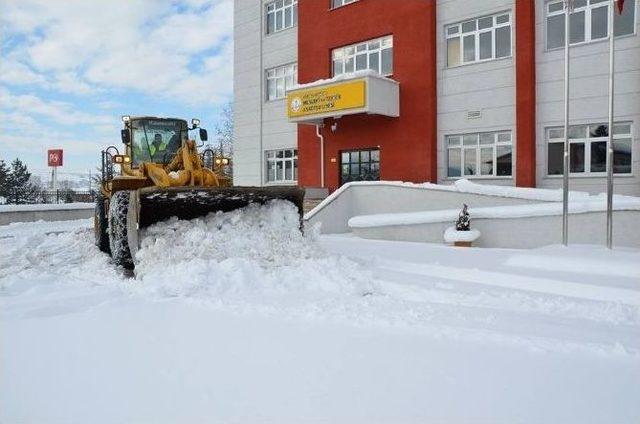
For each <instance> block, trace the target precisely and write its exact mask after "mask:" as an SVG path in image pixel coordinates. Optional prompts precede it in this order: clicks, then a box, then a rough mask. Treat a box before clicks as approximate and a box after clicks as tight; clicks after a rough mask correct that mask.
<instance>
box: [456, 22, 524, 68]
mask: <svg viewBox="0 0 640 424" xmlns="http://www.w3.org/2000/svg"><path fill="white" fill-rule="evenodd" d="M445 33H446V38H447V66H448V67H450V68H451V67H453V66H458V65H461V64H464V63H473V62H482V61H486V60H493V59H498V58H501V57H509V56H511V13H501V14H497V15H493V16H485V17H482V18H477V19H472V20H470V21H466V22H460V23H457V24H454V25H447V26H446V27H445Z"/></svg>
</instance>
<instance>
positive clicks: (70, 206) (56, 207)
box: [0, 202, 95, 213]
mask: <svg viewBox="0 0 640 424" xmlns="http://www.w3.org/2000/svg"><path fill="white" fill-rule="evenodd" d="M94 207H95V204H94V203H80V202H78V203H57V204H56V203H39V204H34V205H0V213H2V212H32V211H66V210H76V209H93V208H94Z"/></svg>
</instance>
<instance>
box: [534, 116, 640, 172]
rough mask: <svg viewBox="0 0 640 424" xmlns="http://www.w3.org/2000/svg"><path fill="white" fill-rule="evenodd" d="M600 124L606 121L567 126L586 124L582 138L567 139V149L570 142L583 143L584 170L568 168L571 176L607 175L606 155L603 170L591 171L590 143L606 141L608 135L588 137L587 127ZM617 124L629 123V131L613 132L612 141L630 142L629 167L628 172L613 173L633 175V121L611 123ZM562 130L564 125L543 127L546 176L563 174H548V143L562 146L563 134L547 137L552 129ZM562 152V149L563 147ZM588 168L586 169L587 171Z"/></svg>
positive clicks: (583, 124) (577, 125)
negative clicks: (573, 170) (576, 170)
mask: <svg viewBox="0 0 640 424" xmlns="http://www.w3.org/2000/svg"><path fill="white" fill-rule="evenodd" d="M600 125H607V126H608V124H607V123H606V122H588V123H582V124H573V125H570V126H569V130H571V128H572V127H574V128H575V127H582V126H586V127H587V134H586V136H585V137H584V138H570V139H569V149H571V144H583V145H584V169H585V170H584V172H571V169H569V176H570V177H572V178H574V177H575V178H589V177H598V178H602V177H606V176H607V171H606V169H607V167H606V165H607V162H606V160H608V158H609V157H608V155H606V159H605V170H604V171H594V172H592V171H591V144H592V143H602V142H607V141H608V139H609V136H608V135H607V136H603V137H590V136H589V127H591V126H600ZM617 125H629V132H628V133H624V134H613V141H614V142H615V141H616V140H629V141H630V143H631V165H630V166H631V168H630V172H614V173H613V175H614V176H615V177H632V176H633V146H634V137H633V123H632V122H631V121H620V122H614V123H613V127H614V128H615V127H616V126H617ZM558 129H559V130H562V131H563V132H564V127H563V126H551V127H545V129H544V137H545V147H546V148H545V150H546V156H545V161H546V167H545V168H546V169H545V172H546V175H545V176H546V177H547V178H562V176H563V174H562V173H560V174H550V173H549V145H550V144H562V145H563V146H564V136H563V137H560V138H550V137H549V132H550V131H553V130H558ZM563 152H564V149H563ZM587 169H588V171H587Z"/></svg>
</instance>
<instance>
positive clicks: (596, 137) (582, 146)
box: [546, 123, 631, 175]
mask: <svg viewBox="0 0 640 424" xmlns="http://www.w3.org/2000/svg"><path fill="white" fill-rule="evenodd" d="M546 135H547V143H548V145H547V146H548V147H547V153H548V155H547V158H548V159H547V173H548V174H549V175H562V174H563V169H564V165H563V162H562V158H563V156H564V128H562V127H553V128H547V131H546ZM608 137H609V131H608V125H607V124H588V125H571V126H570V127H569V173H570V174H577V175H587V174H589V175H592V174H596V175H597V174H600V175H604V174H606V172H607V139H608ZM613 172H614V174H630V173H631V124H630V123H616V124H614V125H613Z"/></svg>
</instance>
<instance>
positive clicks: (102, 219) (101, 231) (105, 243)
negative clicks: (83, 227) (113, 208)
mask: <svg viewBox="0 0 640 424" xmlns="http://www.w3.org/2000/svg"><path fill="white" fill-rule="evenodd" d="M108 227H109V220H108V219H107V208H106V207H105V198H104V196H103V195H102V194H101V193H100V194H98V196H97V197H96V208H95V212H94V214H93V231H94V233H95V238H96V246H98V249H100V251H101V252H104V253H110V252H111V250H110V247H109V233H108V232H107V228H108Z"/></svg>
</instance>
